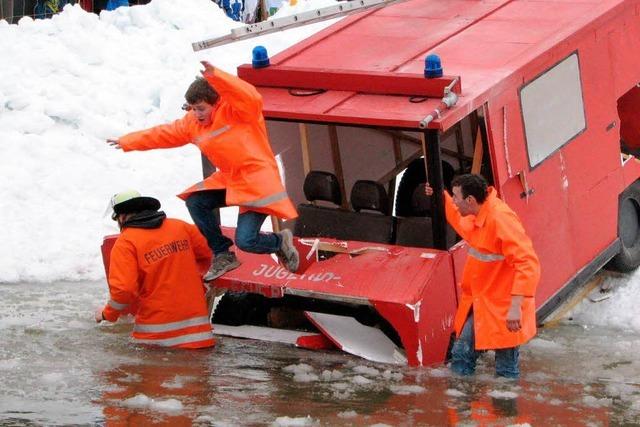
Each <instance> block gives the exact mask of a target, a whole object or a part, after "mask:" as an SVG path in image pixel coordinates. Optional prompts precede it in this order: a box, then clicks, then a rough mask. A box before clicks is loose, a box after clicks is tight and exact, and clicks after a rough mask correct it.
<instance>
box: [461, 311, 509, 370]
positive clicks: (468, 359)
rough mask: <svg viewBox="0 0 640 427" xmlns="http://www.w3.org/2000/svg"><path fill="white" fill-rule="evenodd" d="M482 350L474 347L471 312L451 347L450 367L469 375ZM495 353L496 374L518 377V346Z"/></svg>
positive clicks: (474, 367) (474, 368)
mask: <svg viewBox="0 0 640 427" xmlns="http://www.w3.org/2000/svg"><path fill="white" fill-rule="evenodd" d="M481 353H482V352H481V351H477V350H476V349H475V334H474V330H473V313H471V314H470V315H469V317H467V321H466V322H465V324H464V327H463V328H462V332H461V333H460V336H459V337H458V339H456V341H455V342H454V343H453V348H452V349H451V365H450V369H451V370H452V371H453V372H454V373H456V374H458V375H471V374H473V373H474V372H475V370H476V361H477V360H478V357H479V356H480V354H481ZM495 353H496V375H497V376H499V377H506V378H518V377H519V376H520V369H519V367H518V357H519V355H520V351H519V349H518V347H513V348H501V349H497V350H495Z"/></svg>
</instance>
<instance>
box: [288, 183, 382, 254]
mask: <svg viewBox="0 0 640 427" xmlns="http://www.w3.org/2000/svg"><path fill="white" fill-rule="evenodd" d="M304 194H305V197H306V198H307V200H308V201H309V202H312V203H303V204H300V205H299V206H298V214H299V217H298V219H297V221H296V224H295V227H294V230H293V234H295V235H296V236H298V237H331V238H334V239H340V240H358V241H363V242H376V243H391V242H392V241H393V236H392V232H393V218H392V217H391V216H388V210H389V203H388V198H387V193H386V191H385V190H384V187H382V186H381V185H380V184H378V183H377V182H374V181H357V182H356V183H355V184H354V186H353V189H352V192H351V204H352V205H353V208H354V209H355V210H356V211H357V212H352V211H350V210H347V209H343V208H341V207H340V203H341V201H342V194H341V192H340V185H339V183H338V179H337V178H336V176H335V175H334V174H332V173H329V172H321V171H311V172H309V174H308V175H307V176H306V178H305V181H304ZM320 201H322V202H325V204H327V203H329V204H330V206H319V205H318V202H320ZM363 211H373V212H363Z"/></svg>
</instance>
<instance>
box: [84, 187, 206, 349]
mask: <svg viewBox="0 0 640 427" xmlns="http://www.w3.org/2000/svg"><path fill="white" fill-rule="evenodd" d="M111 205H112V207H113V215H112V218H113V219H114V220H115V221H117V222H118V225H119V227H120V236H118V239H117V240H116V242H115V244H114V246H113V249H112V251H111V259H110V264H109V278H108V282H109V295H110V299H109V302H108V303H107V304H106V305H105V306H104V308H102V309H98V310H97V311H96V315H95V319H96V322H98V323H100V322H101V321H103V320H108V321H110V322H115V321H116V320H118V318H119V317H120V316H121V315H123V314H133V315H134V316H135V325H134V327H133V334H132V335H133V341H134V342H136V343H140V344H154V345H159V346H165V347H182V348H202V347H211V346H213V345H215V340H214V338H213V333H212V329H211V323H210V321H209V315H208V314H209V313H208V308H207V303H206V301H205V288H204V284H203V282H202V276H201V273H200V272H201V271H202V270H204V269H206V268H207V266H208V265H209V262H210V261H211V251H210V250H209V248H208V247H207V243H206V242H205V240H204V238H203V237H202V235H200V233H199V232H198V229H197V228H196V227H195V226H193V225H191V224H187V223H186V222H184V221H180V220H178V219H171V218H167V217H166V215H165V213H164V212H161V211H158V209H160V202H159V201H158V200H156V199H154V198H152V197H142V196H140V193H138V192H137V191H125V192H122V193H118V194H116V195H115V196H113V198H112V199H111Z"/></svg>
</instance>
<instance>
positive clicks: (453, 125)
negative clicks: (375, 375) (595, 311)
mask: <svg viewBox="0 0 640 427" xmlns="http://www.w3.org/2000/svg"><path fill="white" fill-rule="evenodd" d="M638 52H640V1H638V0H584V1H580V2H575V1H563V0H545V1H535V2H534V1H526V0H490V1H481V0H446V1H444V0H409V1H405V2H402V3H397V4H393V5H389V6H387V7H381V8H374V9H370V10H367V11H364V12H360V13H358V14H355V15H351V16H349V17H347V18H345V19H343V20H341V21H340V22H338V23H336V24H334V25H332V26H330V27H328V28H326V29H325V30H323V31H321V32H319V33H317V34H316V35H314V36H312V37H311V38H309V39H307V40H304V41H302V42H300V43H298V44H296V45H295V46H293V47H291V48H289V49H287V50H285V51H284V52H282V53H280V54H278V55H276V56H274V57H272V58H269V61H268V62H269V65H268V66H265V65H266V64H267V61H266V60H265V59H266V58H264V57H263V58H258V59H259V60H258V61H257V66H256V67H254V66H253V65H242V66H240V67H239V68H238V75H239V76H240V77H242V78H243V79H245V80H247V81H249V82H251V83H252V84H254V85H255V86H256V87H257V88H258V90H259V91H260V93H261V94H262V96H263V99H264V115H265V118H266V120H267V128H268V132H269V137H270V140H271V143H272V146H273V149H274V152H275V153H276V154H277V157H278V159H279V162H280V164H281V166H282V168H281V169H282V174H283V178H284V180H285V183H286V187H287V191H288V193H289V195H290V197H291V198H292V199H293V200H294V201H295V202H296V203H298V204H299V205H298V209H299V214H300V217H299V218H298V219H297V220H296V221H294V222H293V221H292V222H290V223H274V227H276V228H277V227H289V228H291V229H292V230H293V231H294V235H295V236H297V239H296V240H297V245H298V248H299V249H300V251H301V255H302V258H303V261H305V262H304V264H305V269H304V271H301V272H300V274H290V273H288V272H287V271H286V270H284V268H282V267H280V266H279V265H278V264H277V263H276V261H275V260H271V259H270V258H269V257H267V256H265V255H253V254H247V253H242V252H239V257H240V259H241V261H242V266H241V267H240V268H238V269H236V270H234V271H232V272H229V273H227V274H226V275H225V276H223V277H222V278H220V279H218V280H217V281H216V282H215V283H214V286H215V287H216V288H220V289H226V290H229V291H231V292H234V291H235V292H244V293H249V294H254V295H255V296H256V298H259V299H260V301H258V300H256V301H258V302H256V307H257V306H259V305H263V306H264V304H265V302H264V301H267V303H266V304H267V306H268V307H270V308H273V307H287V308H293V309H297V310H301V311H302V312H305V313H306V315H307V317H308V318H309V319H310V320H311V321H312V322H313V324H314V325H315V326H316V327H317V328H318V329H319V330H320V331H321V332H322V334H324V335H325V336H327V337H329V338H330V340H331V341H332V342H333V343H334V344H337V345H338V346H339V347H341V348H343V349H345V350H347V351H350V352H353V353H356V354H363V355H367V354H369V353H368V352H369V351H370V350H371V349H369V350H367V349H364V350H361V349H362V348H365V347H367V345H368V344H372V345H373V347H377V349H378V350H380V349H383V348H384V349H386V350H384V349H383V350H380V351H382V352H384V351H387V350H388V351H387V353H386V355H382V356H380V357H378V356H371V358H372V359H373V360H380V361H396V362H398V363H408V364H410V365H428V364H434V363H439V362H442V361H443V360H444V359H445V355H446V352H447V347H448V345H449V343H450V337H451V333H452V318H453V314H454V312H455V308H456V298H457V294H458V292H459V289H458V287H457V283H458V281H459V280H460V277H461V272H462V268H463V265H464V262H465V259H466V253H467V245H466V243H465V242H464V241H461V240H460V239H459V237H457V236H456V235H455V233H454V232H453V231H452V230H451V228H450V227H449V226H448V225H447V223H446V220H445V215H444V205H443V199H442V197H440V196H437V197H432V198H426V196H424V191H423V183H424V182H425V181H426V180H427V179H428V181H429V183H430V184H431V186H432V187H433V188H434V190H435V194H436V195H440V194H441V193H442V191H443V190H445V189H447V188H448V187H449V186H450V183H451V179H452V176H453V175H454V174H461V173H468V172H475V173H482V174H483V175H484V176H485V177H486V178H487V180H488V181H489V182H490V184H491V185H493V186H494V187H495V188H496V189H497V191H498V193H499V196H500V197H501V198H502V199H503V200H504V201H506V202H507V203H508V204H509V205H510V206H511V207H512V208H513V209H514V210H515V211H516V212H517V214H518V215H519V216H520V218H521V219H522V221H523V223H524V225H525V228H526V230H527V232H528V234H529V235H530V236H531V238H532V240H533V243H534V246H535V248H536V251H537V253H538V255H539V257H540V261H541V266H542V279H541V282H540V284H539V287H538V292H537V295H536V302H537V307H538V316H539V320H540V321H542V320H544V319H545V317H547V316H548V315H549V314H550V313H551V312H552V311H553V310H554V309H555V308H557V306H558V305H559V304H561V303H563V302H564V301H565V300H566V299H567V298H568V297H569V296H570V295H571V294H572V293H573V292H575V291H576V290H577V289H578V288H579V287H580V286H581V285H583V284H584V283H585V282H586V281H587V280H588V279H589V278H590V277H591V276H592V275H593V274H594V273H595V272H596V271H597V270H599V269H601V268H602V267H603V266H605V265H606V264H607V263H609V265H610V266H612V267H613V268H616V269H618V270H622V271H629V270H632V269H634V268H636V267H637V266H638V265H640V184H639V183H638V177H639V176H640V162H639V161H638V160H637V159H636V157H635V154H636V153H637V152H638V150H639V149H640V87H639V82H640V55H638ZM262 53H264V52H262ZM225 232H227V233H229V235H232V234H233V230H232V229H226V231H225ZM108 244H109V242H107V246H108ZM107 252H108V251H107ZM223 301H224V299H223ZM223 306H224V304H223V303H221V308H223ZM243 307H244V308H243V309H242V312H247V313H248V312H250V311H252V310H253V309H251V308H249V307H248V306H246V305H245V306H243ZM254 311H255V310H254ZM248 322H249V323H250V321H248ZM373 329H375V331H378V335H382V336H384V337H385V338H386V339H388V341H389V343H390V345H389V346H386V344H381V342H382V341H379V340H378V338H379V336H378V335H376V332H374V331H372V330H373ZM257 335H260V333H258V334H257ZM360 351H362V353H359V352H360ZM371 351H373V352H374V353H375V352H376V351H377V350H371ZM369 355H370V354H369Z"/></svg>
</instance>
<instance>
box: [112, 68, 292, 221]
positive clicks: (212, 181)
mask: <svg viewBox="0 0 640 427" xmlns="http://www.w3.org/2000/svg"><path fill="white" fill-rule="evenodd" d="M205 78H206V79H207V81H208V82H209V84H210V85H212V86H213V87H214V88H215V90H216V91H217V92H218V93H219V94H220V99H219V101H218V106H217V107H216V108H215V110H214V111H213V113H212V115H213V117H212V124H211V125H210V126H208V127H205V126H202V125H201V124H200V123H199V122H198V120H197V119H196V117H195V114H194V113H193V112H191V111H190V112H188V113H187V114H185V116H184V117H182V118H181V119H179V120H176V121H174V122H173V123H169V124H165V125H160V126H156V127H153V128H151V129H147V130H143V131H139V132H133V133H130V134H128V135H125V136H123V137H121V138H120V139H119V143H120V146H121V147H122V149H123V150H124V151H131V150H150V149H153V148H171V147H179V146H182V145H185V144H188V143H192V144H195V145H197V146H198V148H200V151H202V153H203V154H204V155H205V156H206V157H207V159H209V161H210V162H211V164H213V165H215V166H216V168H217V169H218V170H217V171H216V172H214V173H213V174H211V175H210V176H209V177H208V178H206V179H205V180H204V181H202V182H199V183H197V184H195V185H193V186H192V187H190V188H188V189H187V190H185V191H184V192H183V193H182V194H180V195H179V197H181V198H182V199H185V200H186V199H187V198H188V197H189V195H190V194H192V193H194V192H197V191H201V190H216V189H225V188H226V190H227V196H226V197H227V199H226V203H227V205H229V206H240V207H241V212H244V211H247V210H252V211H256V212H261V213H265V214H267V215H275V216H277V217H279V218H284V219H292V218H296V217H297V216H298V214H297V212H296V209H295V207H294V206H293V203H292V202H291V200H290V199H289V197H288V195H287V192H286V190H285V188H284V186H283V185H282V181H281V180H280V173H279V171H278V166H277V164H276V160H275V157H274V155H273V152H272V151H271V146H270V145H269V140H268V137H267V129H266V127H265V123H264V117H263V116H262V96H261V95H260V94H259V93H258V91H257V90H256V88H255V87H253V86H252V85H250V84H249V83H247V82H245V81H243V80H241V79H239V78H238V77H235V76H232V75H230V74H227V73H225V72H224V71H222V70H220V69H217V68H216V69H215V71H214V72H212V73H206V74H205Z"/></svg>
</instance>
